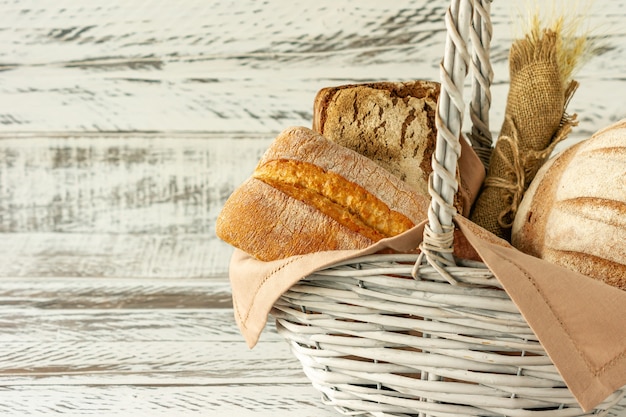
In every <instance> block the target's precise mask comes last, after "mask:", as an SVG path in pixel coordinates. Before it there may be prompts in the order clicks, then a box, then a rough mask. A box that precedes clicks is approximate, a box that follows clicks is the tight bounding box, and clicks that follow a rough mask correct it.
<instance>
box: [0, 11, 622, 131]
mask: <svg viewBox="0 0 626 417" xmlns="http://www.w3.org/2000/svg"><path fill="white" fill-rule="evenodd" d="M7 3H10V2H7ZM7 3H5V4H4V9H6V14H5V16H7V18H6V20H5V21H6V22H11V23H10V26H7V24H5V26H0V51H2V52H0V62H4V65H3V66H2V67H1V68H2V69H4V72H3V80H4V82H3V83H2V84H1V85H0V96H1V97H2V98H3V100H6V102H10V103H11V110H10V111H7V112H3V113H2V114H0V129H2V130H5V131H9V132H16V131H21V132H24V131H97V130H108V131H111V130H150V131H153V130H158V131H188V130H193V131H233V130H236V131H241V130H244V131H246V132H276V131H279V130H282V129H283V128H285V127H287V126H289V125H293V124H297V125H309V124H310V118H311V106H312V100H313V95H314V94H315V92H316V91H317V90H318V89H319V88H321V87H323V86H327V85H334V84H339V83H347V82H357V81H368V80H382V79H394V80H398V79H413V78H427V79H438V64H439V61H440V59H441V57H440V54H441V49H442V45H443V35H444V32H443V19H442V16H443V13H444V11H445V4H440V3H437V2H422V1H420V2H394V3H390V4H387V3H384V4H380V3H377V2H375V1H372V0H370V1H367V2H361V3H360V4H359V6H357V7H354V6H351V7H343V6H342V4H341V3H339V4H338V3H336V2H334V1H332V0H323V1H320V2H316V3H315V4H310V3H309V2H306V1H304V0H299V1H294V2H293V3H289V4H288V5H286V4H282V3H277V2H267V3H262V4H257V3H253V2H252V1H251V0H247V1H244V2H240V3H237V6H233V5H230V4H228V3H226V2H217V3H216V4H215V5H212V6H211V7H210V8H207V6H206V5H205V4H203V3H202V2H198V1H193V0H186V1H185V6H181V7H178V6H177V7H176V11H175V12H173V11H172V10H171V9H170V8H171V7H172V6H168V5H163V4H159V5H158V6H156V7H157V8H158V10H156V9H155V10H154V11H153V12H152V13H149V14H147V15H146V14H145V13H141V9H138V8H136V7H135V6H134V5H130V4H128V3H127V2H122V1H121V0H116V1H114V2H111V4H110V5H108V4H107V6H102V5H101V4H100V3H99V2H98V1H90V2H84V5H83V2H81V6H76V5H72V4H71V3H69V4H66V3H61V4H59V5H58V6H56V7H49V8H42V7H41V6H39V5H37V3H36V2H32V1H31V2H27V1H22V2H20V4H19V5H18V6H15V5H13V4H7ZM142 6H143V7H148V5H142ZM516 7H517V6H516V5H515V4H513V3H511V2H504V1H501V2H494V4H493V6H492V10H493V16H494V24H495V28H494V33H495V37H494V42H493V48H492V51H493V61H494V62H493V63H494V67H495V73H496V78H495V83H496V85H495V86H494V91H493V93H494V103H493V104H494V105H493V115H492V120H493V129H494V131H497V130H498V129H499V126H500V124H501V120H502V111H503V107H504V103H505V99H506V93H507V88H506V81H507V78H508V71H507V65H506V59H507V58H506V57H507V53H506V51H507V50H508V45H509V44H510V40H511V38H512V36H514V35H516V33H515V30H514V29H512V28H511V27H512V26H516V25H512V24H511V21H512V19H513V18H514V17H515V8H516ZM161 13H163V14H161ZM303 15H305V16H308V17H307V18H298V17H299V16H303ZM120 16H124V18H123V19H122V18H120ZM587 18H588V20H589V26H590V27H592V28H595V27H599V28H601V30H599V31H598V32H599V33H600V34H602V35H603V36H606V40H605V43H606V46H605V48H604V49H603V50H604V53H603V54H602V55H601V56H599V57H597V58H595V59H593V60H592V61H591V62H590V63H589V64H588V65H587V66H586V67H585V68H584V69H583V70H582V71H581V72H580V74H579V79H580V81H581V82H582V86H581V89H580V91H579V92H578V93H577V96H576V99H575V100H574V101H573V102H572V105H571V106H572V107H571V109H570V110H571V111H572V112H577V113H580V114H581V125H580V127H579V129H580V131H581V132H586V133H590V132H593V131H595V130H597V129H598V128H600V127H603V126H606V125H607V124H608V123H610V121H611V120H616V119H620V118H622V117H624V116H626V113H625V112H624V110H623V109H622V108H621V107H622V106H621V105H620V101H619V100H612V98H616V97H617V98H619V97H620V96H621V95H623V92H624V91H626V80H624V79H623V77H622V76H621V73H622V70H621V64H620V63H621V62H622V61H623V59H621V58H623V57H624V56H626V47H625V46H624V42H623V39H624V38H625V37H626V30H625V28H624V27H623V25H622V24H621V20H622V19H623V12H620V8H619V1H617V0H603V1H598V2H597V4H596V7H594V8H593V9H592V10H591V12H590V13H588V14H587ZM183 22H184V23H183ZM346 22H350V24H346ZM242 25H244V26H245V27H246V30H238V29H237V28H239V27H241V26H242ZM285 28H288V30H285ZM598 106H599V107H598Z"/></svg>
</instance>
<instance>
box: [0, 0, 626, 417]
mask: <svg viewBox="0 0 626 417" xmlns="http://www.w3.org/2000/svg"><path fill="white" fill-rule="evenodd" d="M519 4H521V3H519V2H514V1H513V2H511V1H509V0H496V1H495V2H494V4H493V7H492V11H493V13H492V14H493V18H494V24H495V35H494V36H495V38H494V41H493V47H492V56H493V64H494V69H495V72H496V78H495V85H494V89H493V93H494V100H493V112H492V126H493V130H494V132H497V129H498V128H499V125H500V123H501V120H502V110H503V107H504V103H505V98H506V92H507V84H506V82H507V64H506V57H507V49H508V46H509V44H510V40H511V37H512V36H513V35H515V34H516V32H515V30H514V29H513V27H514V26H515V25H514V24H512V22H513V21H515V18H516V15H515V10H516V7H517V6H518V5H519ZM447 5H448V2H447V1H446V0H438V1H429V0H397V1H385V2H381V1H378V0H363V1H358V2H349V1H347V0H316V1H305V0H289V1H287V0H268V1H255V0H230V1H229V0H212V1H211V0H203V1H201V0H182V1H177V2H173V1H172V2H164V1H156V0H153V1H147V0H146V1H125V0H107V1H104V0H82V1H70V0H60V1H54V2H53V1H41V0H40V1H35V0H0V414H2V415H18V416H21V415H29V416H33V415H40V416H44V415H45V416H48V415H57V414H58V415H66V416H79V415H80V416H82V415H99V416H105V415H115V416H118V417H123V416H143V415H150V416H153V415H176V416H182V415H207V416H216V417H225V416H229V417H231V416H243V417H246V416H266V415H272V416H298V417H312V416H316V417H325V416H328V417H330V416H334V415H336V413H335V412H334V410H332V409H330V408H328V407H326V406H324V405H322V404H321V403H320V401H319V396H318V394H317V393H316V392H315V391H314V390H313V388H311V387H310V385H309V383H308V380H306V379H305V377H304V376H303V374H302V372H301V371H300V368H299V365H298V364H297V363H296V361H295V360H294V359H293V358H292V357H291V356H290V354H289V353H288V351H287V347H286V344H285V343H284V342H283V341H282V340H281V339H280V338H279V337H278V336H277V335H276V334H275V332H274V330H273V327H272V326H271V325H270V326H268V329H267V331H266V332H265V333H264V334H263V336H262V339H261V342H260V343H259V345H258V346H257V347H256V348H255V349H254V350H252V351H249V350H248V349H247V348H246V347H245V344H244V343H243V340H242V338H241V336H240V335H239V333H238V331H237V329H236V327H235V324H234V320H233V317H232V310H231V303H230V289H229V285H228V281H227V278H226V273H227V267H228V260H229V257H230V253H231V248H230V247H228V246H227V245H225V244H224V243H222V242H220V241H218V240H217V239H216V238H215V236H214V222H215V219H216V216H217V214H218V213H219V210H220V208H221V206H222V204H223V203H224V201H225V199H226V198H227V197H228V195H229V194H230V192H232V190H233V189H234V187H236V186H237V185H238V184H239V183H241V182H242V181H243V180H244V179H245V178H246V177H247V176H248V175H249V173H250V172H251V170H252V169H253V167H254V165H255V164H256V161H257V159H258V158H259V157H260V155H261V153H262V152H263V151H264V150H265V148H266V147H267V146H268V144H269V143H270V141H271V140H272V139H273V138H274V137H275V135H276V134H277V133H278V132H279V131H280V130H282V129H284V128H286V127H288V126H291V125H304V126H310V123H311V111H312V101H313V97H314V95H315V93H316V91H317V90H318V89H319V88H321V87H324V86H329V85H338V84H344V83H352V82H365V81H373V80H406V79H415V78H421V79H437V77H438V75H437V74H438V69H437V65H438V63H439V60H440V58H441V57H440V53H441V50H442V44H443V36H444V26H443V14H444V12H445V9H446V7H447ZM568 8H569V7H568ZM625 18H626V6H624V4H623V2H621V1H617V0H597V1H596V4H595V6H594V7H593V8H592V9H591V11H590V12H589V13H588V21H589V22H590V24H591V26H592V27H593V28H595V29H596V33H599V34H601V35H602V36H605V37H606V39H605V45H604V48H603V53H602V54H601V55H600V56H598V57H596V58H594V59H593V60H592V61H591V62H590V63H589V64H588V65H587V66H586V67H585V68H584V69H583V70H582V71H581V72H580V73H579V76H578V77H577V79H578V80H579V81H580V82H581V87H580V89H579V91H578V93H577V94H576V96H575V98H574V100H573V101H572V103H571V106H570V110H571V111H572V112H577V113H578V114H579V117H580V120H581V123H580V126H579V128H578V129H577V131H576V135H577V136H578V137H584V136H587V135H589V134H590V133H592V132H593V131H595V130H597V129H599V128H601V127H604V126H606V125H608V124H609V123H612V122H613V121H616V120H619V119H621V118H623V117H626V107H625V106H624V101H625V100H624V97H625V96H626V77H624V71H625V70H626V27H625V26H624V24H623V21H624V19H625Z"/></svg>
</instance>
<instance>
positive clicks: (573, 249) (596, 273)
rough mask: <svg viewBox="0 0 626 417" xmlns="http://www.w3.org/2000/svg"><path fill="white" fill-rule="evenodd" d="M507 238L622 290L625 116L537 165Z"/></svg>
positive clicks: (625, 265) (625, 282) (625, 271)
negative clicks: (544, 162) (623, 118)
mask: <svg viewBox="0 0 626 417" xmlns="http://www.w3.org/2000/svg"><path fill="white" fill-rule="evenodd" d="M512 243H513V245H514V246H516V247H517V248H518V249H520V250H521V251H523V252H526V253H529V254H531V255H534V256H537V257H540V258H542V259H545V260H547V261H550V262H553V263H556V264H558V265H561V266H563V267H566V268H568V269H571V270H574V271H578V272H581V273H583V274H585V275H588V276H590V277H593V278H596V279H600V280H602V281H604V282H606V283H608V284H611V285H614V286H616V287H618V288H622V289H624V290H626V119H625V120H622V121H621V122H618V123H616V124H614V125H611V126H609V127H608V128H606V129H603V130H602V131H600V132H598V133H596V134H595V135H593V136H592V137H591V138H590V139H587V140H585V141H583V142H580V143H578V144H576V145H574V146H572V147H570V148H568V149H567V150H565V151H564V152H562V153H561V154H559V155H558V156H556V157H554V158H552V160H550V161H548V163H546V164H545V165H544V166H543V167H542V168H541V169H540V171H539V172H538V173H537V175H536V177H535V179H534V180H533V182H532V183H531V186H530V187H529V189H528V191H527V192H526V194H525V196H524V199H523V201H522V204H521V205H520V207H519V209H518V212H517V215H516V217H515V222H514V223H513V228H512Z"/></svg>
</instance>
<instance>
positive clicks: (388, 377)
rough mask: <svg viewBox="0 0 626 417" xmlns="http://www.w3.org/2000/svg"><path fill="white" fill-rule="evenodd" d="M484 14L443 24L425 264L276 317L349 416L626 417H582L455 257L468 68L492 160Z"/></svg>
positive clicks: (340, 285)
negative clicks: (458, 170) (444, 36)
mask: <svg viewBox="0 0 626 417" xmlns="http://www.w3.org/2000/svg"><path fill="white" fill-rule="evenodd" d="M489 4H490V1H489V0H462V1H460V0H453V1H452V2H451V6H450V8H449V10H448V12H447V14H446V27H447V34H448V36H447V41H446V49H445V53H444V58H443V61H442V64H441V84H442V92H441V96H440V99H439V111H438V115H437V116H438V117H437V126H438V138H437V148H436V152H435V154H436V155H435V159H436V161H434V163H433V165H434V175H433V176H432V177H431V195H432V203H431V207H430V210H429V217H428V220H429V224H428V225H427V227H426V232H425V235H424V243H423V244H422V246H421V255H419V256H418V255H374V256H368V257H364V258H360V259H354V260H351V261H350V262H346V263H343V264H340V265H335V266H333V267H331V268H327V269H325V270H322V271H319V272H317V273H315V274H313V275H311V276H309V277H307V278H306V279H304V280H302V281H300V282H299V283H298V284H297V285H295V286H293V287H292V288H291V289H290V290H289V291H287V292H286V293H285V294H284V295H283V296H282V297H281V298H280V300H279V301H278V302H277V303H276V304H275V306H274V309H273V310H272V315H273V316H274V318H275V319H276V325H277V329H278V331H279V333H280V334H282V335H283V336H284V337H285V338H286V339H287V340H288V341H289V343H290V346H291V350H292V352H293V353H294V355H295V356H296V357H297V358H298V359H299V360H300V361H301V363H302V366H303V368H304V372H305V373H306V375H307V376H308V377H309V378H310V380H311V382H312V384H313V385H314V387H315V388H316V389H318V390H319V391H320V392H321V393H322V399H323V402H324V403H325V404H329V405H332V406H334V407H335V408H336V409H337V410H338V411H339V412H341V413H342V414H345V415H371V416H376V417H380V416H440V417H451V416H528V415H532V416H541V417H543V416H555V417H557V416H558V417H566V416H583V415H610V416H618V415H626V407H625V406H624V405H623V404H622V405H620V401H623V398H624V392H621V391H618V392H616V393H614V394H613V395H612V396H611V397H610V398H608V399H607V400H606V401H605V402H604V403H602V404H600V405H599V406H598V407H597V409H596V410H594V411H593V412H590V413H584V412H583V411H582V409H581V408H580V407H579V405H578V404H577V402H576V400H575V398H574V397H573V395H572V394H571V393H570V391H569V390H568V389H567V387H566V385H565V383H564V382H563V380H562V378H561V377H560V375H559V373H558V372H557V370H556V368H555V366H554V365H553V363H552V362H551V360H550V359H549V357H548V356H547V354H546V352H545V351H544V349H543V348H542V346H541V344H540V343H539V341H538V340H537V337H536V336H535V335H534V334H533V332H532V330H531V329H530V328H529V326H528V324H527V323H526V322H525V321H524V319H523V317H522V315H521V314H520V312H519V310H518V309H517V307H516V306H515V305H514V303H513V302H512V301H511V299H510V298H509V297H508V295H507V294H506V292H505V291H504V290H503V289H502V287H501V285H500V284H499V282H498V280H497V279H496V278H495V277H494V275H493V274H492V273H491V272H490V270H489V269H488V268H487V267H486V266H485V265H484V264H482V263H477V262H471V261H464V260H459V259H454V258H453V257H452V255H451V253H450V250H449V248H450V247H451V246H452V233H451V230H452V218H453V216H454V215H455V211H454V208H453V206H452V204H451V201H452V198H453V196H454V194H455V192H456V187H457V184H456V180H455V177H454V175H451V174H450V173H454V172H455V170H456V163H457V158H458V155H459V146H460V145H459V141H458V138H459V137H460V129H461V126H462V115H463V112H464V105H463V94H462V86H463V83H464V79H465V77H466V74H467V73H468V68H469V67H470V66H471V67H472V73H473V80H474V82H473V87H474V88H473V94H472V96H473V97H472V100H471V107H470V114H471V118H472V124H473V130H472V133H471V135H470V136H471V139H472V142H473V145H474V147H475V149H477V153H479V156H480V157H481V159H482V160H483V161H487V160H488V158H489V150H490V148H491V138H490V135H489V123H488V113H489V102H490V96H489V86H490V83H491V79H492V73H491V67H490V65H489V59H488V55H489V41H490V36H491V25H490V18H489V13H490V9H489ZM468 40H471V44H472V46H473V48H472V54H471V56H470V53H469V52H468V48H467V47H466V44H468V43H469V42H468ZM446 248H447V249H446Z"/></svg>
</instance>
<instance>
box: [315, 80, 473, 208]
mask: <svg viewBox="0 0 626 417" xmlns="http://www.w3.org/2000/svg"><path fill="white" fill-rule="evenodd" d="M439 92H440V85H439V83H437V82H433V81H422V80H416V81H406V82H377V83H365V84H348V85H342V86H337V87H327V88H323V89H321V90H320V91H319V92H318V93H317V95H316V97H315V101H314V106H313V130H315V131H316V132H318V133H320V134H322V135H324V136H325V137H326V138H327V139H329V140H331V141H333V142H336V143H338V144H340V145H342V146H345V147H347V148H350V149H352V150H354V151H356V152H358V153H360V154H362V155H365V156H366V157H368V158H370V159H371V160H373V161H375V162H376V163H377V164H379V165H380V166H382V167H383V168H385V169H386V170H388V171H389V172H391V173H393V174H394V175H396V176H398V177H399V178H400V179H402V180H404V181H405V182H406V183H407V184H409V186H411V187H413V188H415V189H416V190H417V191H418V192H419V193H421V194H424V195H428V177H429V175H430V173H431V172H432V155H433V152H434V150H435V144H436V139H437V129H436V126H435V113H436V111H437V100H438V98H439ZM461 144H462V145H463V148H462V152H461V159H460V161H459V177H460V187H459V191H458V193H457V195H456V198H455V206H456V208H457V210H458V211H459V212H460V213H461V214H463V215H465V216H467V215H468V214H469V211H470V209H471V205H472V203H473V201H474V199H475V198H476V195H477V194H478V191H479V189H480V186H481V184H482V181H483V178H484V168H483V165H482V163H481V162H480V160H479V159H478V157H477V156H476V155H475V153H474V151H473V149H472V148H471V146H469V145H468V144H467V143H466V141H465V140H462V141H461Z"/></svg>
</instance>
